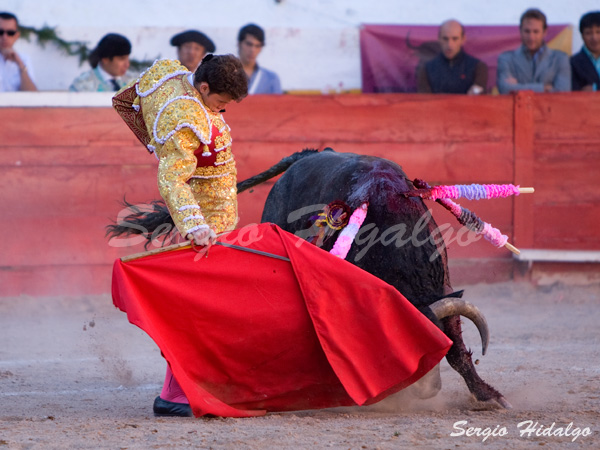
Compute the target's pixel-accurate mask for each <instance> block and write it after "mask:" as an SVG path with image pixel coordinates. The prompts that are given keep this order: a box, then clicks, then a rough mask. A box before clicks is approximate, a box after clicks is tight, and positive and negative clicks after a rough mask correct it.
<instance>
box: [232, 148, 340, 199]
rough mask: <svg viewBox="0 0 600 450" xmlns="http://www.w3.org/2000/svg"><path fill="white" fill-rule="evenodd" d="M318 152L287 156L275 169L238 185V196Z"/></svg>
mask: <svg viewBox="0 0 600 450" xmlns="http://www.w3.org/2000/svg"><path fill="white" fill-rule="evenodd" d="M323 151H333V149H331V148H329V147H328V148H326V149H324V150H323ZM318 152H319V151H318V150H315V149H304V150H302V151H301V152H296V153H294V154H292V155H290V156H286V157H285V158H283V159H282V160H281V161H279V162H278V163H277V164H275V165H274V166H273V167H271V168H269V169H267V170H265V171H264V172H262V173H259V174H258V175H254V176H253V177H250V178H248V179H247V180H244V181H240V182H239V183H238V184H237V191H238V194H239V193H240V192H244V191H245V190H247V189H250V188H252V187H254V186H256V185H258V184H261V183H264V182H265V181H267V180H270V179H271V178H273V177H276V176H277V175H279V174H280V173H283V172H285V171H286V170H287V169H289V167H290V166H291V165H292V164H294V163H295V162H296V161H298V160H299V159H302V158H305V157H307V156H312V155H314V154H316V153H318Z"/></svg>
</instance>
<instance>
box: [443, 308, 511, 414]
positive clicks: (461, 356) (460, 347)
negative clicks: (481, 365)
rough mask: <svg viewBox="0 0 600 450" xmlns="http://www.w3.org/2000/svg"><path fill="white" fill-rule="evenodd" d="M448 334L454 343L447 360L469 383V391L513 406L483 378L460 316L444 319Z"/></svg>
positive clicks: (504, 405) (506, 405)
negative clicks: (472, 357)
mask: <svg viewBox="0 0 600 450" xmlns="http://www.w3.org/2000/svg"><path fill="white" fill-rule="evenodd" d="M442 323H443V325H444V331H445V333H446V335H447V336H448V337H449V338H450V339H451V340H452V342H453V344H452V347H450V350H449V351H448V353H447V354H446V360H447V361H448V364H450V367H452V368H453V369H454V370H456V371H457V372H458V373H459V374H460V376H462V377H463V378H464V380H465V383H467V387H468V388H469V391H471V393H472V394H473V395H474V396H475V398H476V399H477V400H479V401H482V402H487V401H491V400H495V401H496V402H498V403H499V404H500V405H501V406H503V407H504V408H512V406H511V405H510V403H508V401H506V399H505V398H504V396H503V395H502V394H501V393H500V392H498V391H497V390H496V389H494V388H493V387H492V386H490V385H489V384H487V383H486V382H485V381H483V380H482V379H481V377H480V376H479V374H478V373H477V370H475V366H474V365H473V361H472V359H471V354H472V352H471V351H470V350H467V347H466V346H465V343H464V341H463V338H462V328H461V324H460V316H452V317H447V318H445V319H443V320H442Z"/></svg>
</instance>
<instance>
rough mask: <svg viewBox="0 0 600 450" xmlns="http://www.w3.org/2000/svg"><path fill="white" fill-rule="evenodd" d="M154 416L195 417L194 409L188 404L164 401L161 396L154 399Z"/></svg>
mask: <svg viewBox="0 0 600 450" xmlns="http://www.w3.org/2000/svg"><path fill="white" fill-rule="evenodd" d="M153 409H154V415H155V416H157V417H193V416H194V415H193V414H192V407H191V406H190V405H188V404H187V403H175V402H168V401H167V400H163V399H162V398H160V396H158V397H156V398H155V399H154V406H153Z"/></svg>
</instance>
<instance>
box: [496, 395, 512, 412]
mask: <svg viewBox="0 0 600 450" xmlns="http://www.w3.org/2000/svg"><path fill="white" fill-rule="evenodd" d="M494 400H495V401H496V403H498V404H499V405H500V406H502V407H503V408H504V409H512V405H511V404H510V403H508V400H506V399H505V398H504V397H503V396H502V395H501V396H500V397H498V398H496V399H494Z"/></svg>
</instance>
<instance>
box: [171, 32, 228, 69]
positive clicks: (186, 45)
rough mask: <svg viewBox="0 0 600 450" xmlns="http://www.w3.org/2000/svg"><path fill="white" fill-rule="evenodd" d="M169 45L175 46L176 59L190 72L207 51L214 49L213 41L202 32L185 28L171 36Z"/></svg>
mask: <svg viewBox="0 0 600 450" xmlns="http://www.w3.org/2000/svg"><path fill="white" fill-rule="evenodd" d="M171 45H174V46H176V47H177V59H178V60H179V62H180V63H181V64H183V65H184V66H185V67H187V69H188V70H189V71H190V72H195V71H196V69H197V68H198V66H199V65H200V62H201V61H202V58H204V56H206V54H207V53H214V52H215V51H216V49H217V48H216V47H215V43H214V42H213V41H212V40H211V39H210V38H209V37H208V36H207V35H205V34H204V33H202V32H200V31H197V30H187V31H184V32H182V33H179V34H176V35H175V36H173V37H172V38H171Z"/></svg>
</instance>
